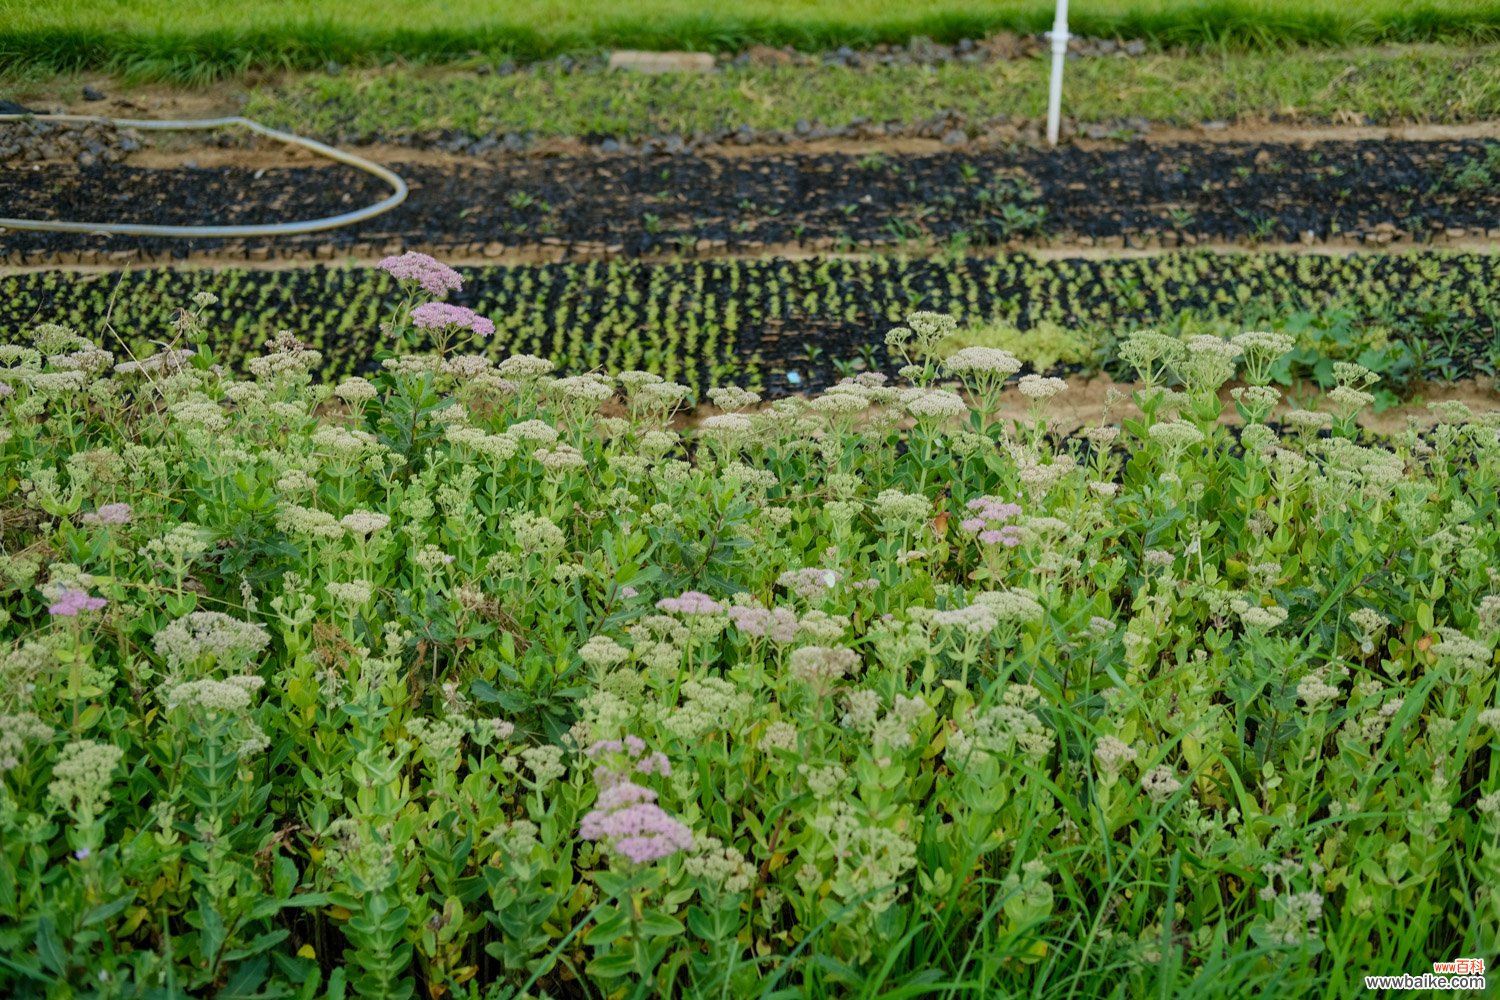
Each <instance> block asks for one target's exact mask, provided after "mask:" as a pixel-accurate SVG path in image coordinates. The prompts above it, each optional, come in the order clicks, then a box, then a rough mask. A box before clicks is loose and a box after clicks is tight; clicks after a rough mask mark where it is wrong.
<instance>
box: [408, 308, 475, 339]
mask: <svg viewBox="0 0 1500 1000" xmlns="http://www.w3.org/2000/svg"><path fill="white" fill-rule="evenodd" d="M411 325H412V326H414V327H416V328H417V329H419V330H442V329H445V328H447V327H450V326H455V327H458V328H460V329H463V330H471V331H473V332H474V333H475V334H477V335H479V336H481V337H488V336H490V335H491V334H492V333H494V332H495V324H494V323H491V322H490V321H489V320H487V319H485V318H484V317H483V316H481V315H479V314H478V313H477V312H475V311H474V310H472V309H466V308H464V307H463V306H455V305H450V304H449V303H447V302H424V303H422V304H421V305H419V306H417V307H416V308H415V309H413V310H412V311H411Z"/></svg>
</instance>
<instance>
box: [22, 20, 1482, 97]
mask: <svg viewBox="0 0 1500 1000" xmlns="http://www.w3.org/2000/svg"><path fill="white" fill-rule="evenodd" d="M1051 19H1052V4H1050V3H1048V2H1046V0H995V2H985V0H913V2H908V3H903V4H899V5H898V4H888V3H880V2H875V0H852V2H851V0H802V2H798V3H782V2H776V0H745V2H742V3H737V4H734V5H727V4H724V5H712V6H708V5H705V4H702V3H701V2H698V0H628V2H627V0H600V2H597V3H581V2H578V0H475V2H471V3H462V4H460V3H454V2H447V3H415V2H413V0H396V2H380V3H377V2H376V0H309V2H306V3H298V4H287V3H279V2H276V0H245V2H242V3H238V4H233V5H227V4H221V3H211V2H208V0H176V2H173V3H170V4H167V3H160V2H154V0H92V2H77V0H5V2H0V64H5V63H9V64H11V67H12V70H13V71H14V70H15V69H18V68H27V67H32V68H41V69H48V70H59V69H61V70H67V69H112V70H117V71H123V72H128V73H131V74H133V75H137V76H141V77H149V78H157V79H176V80H186V81H201V80H206V79H213V78H223V77H225V76H232V75H234V74H236V73H239V72H244V71H246V70H250V69H255V68H290V67H320V66H322V65H323V64H324V63H325V62H327V61H329V60H337V61H339V62H343V63H348V64H364V63H371V62H379V61H382V60H387V59H390V58H395V57H401V58H406V59H415V60H422V61H447V60H452V59H455V58H464V57H466V56H469V55H471V54H472V53H475V52H480V53H485V54H497V55H498V54H508V55H512V56H515V57H518V58H536V57H544V56H548V55H552V54H556V53H559V52H563V51H569V50H578V49H589V48H599V47H641V48H692V49H725V48H735V47H739V46H743V45H747V44H750V43H755V42H764V43H771V44H785V43H792V44H796V45H800V46H804V47H823V46H836V45H842V44H849V45H861V44H870V43H874V42H878V41H897V40H904V39H906V38H908V37H910V36H912V35H914V34H926V35H931V36H933V37H935V38H939V39H956V38H959V37H962V36H976V35H982V34H984V33H986V32H994V31H1001V30H1014V31H1026V32H1036V31H1042V30H1045V29H1046V28H1047V27H1049V26H1050V24H1051ZM1071 24H1072V29H1073V31H1074V32H1076V33H1080V34H1087V35H1096V36H1122V37H1137V38H1148V39H1151V40H1152V41H1154V42H1157V43H1160V44H1163V45H1176V44H1194V45H1196V44H1215V45H1219V44H1222V45H1232V46H1243V45H1279V44H1287V43H1299V44H1302V43H1310V44H1351V43H1357V42H1389V41H1418V40H1434V39H1454V38H1464V39H1476V38H1478V39H1488V38H1494V37H1495V36H1496V35H1497V34H1500V2H1496V0H1429V2H1425V3H1408V2H1404V0H1364V2H1361V3H1359V4H1348V3H1340V2H1337V0H1263V2H1253V3H1252V2H1248V0H1213V2H1207V3H1204V2H1193V0H1096V2H1088V3H1080V4H1078V5H1077V6H1076V8H1075V9H1074V10H1073V12H1072V22H1071Z"/></svg>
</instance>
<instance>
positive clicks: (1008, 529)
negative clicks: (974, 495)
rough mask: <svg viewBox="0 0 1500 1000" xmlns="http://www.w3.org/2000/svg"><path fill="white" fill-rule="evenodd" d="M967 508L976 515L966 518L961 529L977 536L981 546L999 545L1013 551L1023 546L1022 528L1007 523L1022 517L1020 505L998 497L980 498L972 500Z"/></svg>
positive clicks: (961, 524)
mask: <svg viewBox="0 0 1500 1000" xmlns="http://www.w3.org/2000/svg"><path fill="white" fill-rule="evenodd" d="M967 507H968V509H969V510H970V511H973V512H974V514H973V516H972V517H966V518H964V520H963V521H962V522H961V523H960V525H959V527H961V528H963V529H964V530H965V531H967V532H968V533H969V534H971V535H977V536H978V537H979V541H980V543H981V544H984V545H995V544H997V543H998V544H1000V545H1004V546H1005V547H1006V548H1011V549H1013V548H1015V547H1016V546H1017V545H1020V544H1021V529H1020V527H1019V526H1018V525H1014V524H1006V523H1005V522H1007V521H1010V520H1012V519H1014V518H1017V517H1020V516H1021V508H1020V506H1019V505H1017V504H1013V503H1009V502H1007V501H1004V500H1001V499H1000V498H998V497H979V498H978V499H976V500H970V501H969V502H968V504H967Z"/></svg>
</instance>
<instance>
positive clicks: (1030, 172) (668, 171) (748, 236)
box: [0, 140, 1500, 265]
mask: <svg viewBox="0 0 1500 1000" xmlns="http://www.w3.org/2000/svg"><path fill="white" fill-rule="evenodd" d="M1497 149H1500V145H1497V144H1495V143H1492V142H1489V141H1480V140H1444V141H1436V142H1426V141H1375V140H1360V141H1353V142H1325V143H1320V144H1316V145H1313V146H1308V145H1303V144H1298V143H1264V142H1262V143H1178V144H1155V143H1133V144H1130V145H1125V146H1120V145H1115V146H1109V147H1103V146H1101V147H1098V148H1093V149H1084V148H1078V147H1073V148H1068V149H1063V150H1055V151H1051V150H1039V149H1031V148H1016V149H1010V150H1004V151H999V150H995V151H987V152H971V151H948V152H942V153H928V154H917V153H910V154H906V155H901V156H891V157H885V156H864V157H856V156H853V155H850V154H839V153H817V154H805V155H803V154H787V153H785V152H778V153H775V154H768V155H765V156H760V157H744V156H719V155H697V154H693V155H682V156H646V155H639V154H630V155H602V154H594V155H587V156H556V157H540V156H532V157H521V158H511V159H507V160H503V161H498V162H489V163H479V162H466V163H461V164H457V165H453V164H446V163H442V162H433V161H432V158H429V157H423V158H421V160H422V161H421V162H411V161H407V162H399V163H395V164H393V166H395V167H396V169H397V170H398V172H400V173H401V174H402V176H403V177H405V178H406V179H407V181H408V183H409V184H410V185H411V188H412V193H411V197H410V198H409V199H408V201H407V202H406V204H404V205H402V206H401V207H399V208H397V209H396V210H394V211H393V212H391V213H389V214H387V215H384V216H381V217H379V218H376V219H372V220H369V221H368V222H365V223H362V224H360V225H358V226H354V227H347V228H344V229H339V230H334V231H330V232H327V233H322V234H312V235H307V236H302V237H292V238H282V239H277V240H255V241H225V240H218V241H211V240H181V239H177V240H173V239H163V238H149V237H144V238H143V237H102V236H80V235H72V234H48V233H32V232H24V231H12V232H6V233H4V234H3V235H0V254H3V255H4V259H5V260H6V261H7V262H8V263H11V264H15V265H24V264H28V263H31V264H35V263H45V262H48V261H49V260H51V261H56V260H59V259H60V258H59V257H57V256H56V255H59V254H70V255H74V256H73V258H72V261H69V262H82V263H94V262H103V261H106V260H109V259H110V258H109V257H108V256H107V255H109V254H116V253H118V252H120V251H136V252H137V253H138V254H139V255H140V256H142V257H144V258H146V259H159V258H161V257H162V256H170V257H187V256H189V255H193V254H204V253H210V254H220V255H223V256H225V257H228V258H231V259H266V258H269V257H273V256H290V257H294V258H303V259H306V258H308V257H313V258H319V259H333V258H335V257H341V256H345V255H353V256H375V255H380V254H383V253H391V252H400V250H402V249H407V248H414V247H422V248H426V249H430V250H433V251H436V252H438V253H441V254H443V255H447V256H457V257H466V256H467V257H471V258H473V257H483V258H486V259H490V260H494V259H497V258H500V257H501V256H502V255H505V254H507V253H513V252H515V251H518V250H526V249H527V248H531V249H542V248H545V249H546V252H547V253H556V254H558V255H559V256H560V257H564V258H566V257H568V256H583V257H598V256H627V257H650V256H659V255H671V254H689V255H694V254H696V255H710V256H720V255H725V254H746V253H748V254H764V253H765V252H766V251H767V249H768V248H770V247H782V248H797V249H798V250H800V251H802V252H808V253H811V252H829V251H838V250H853V249H858V248H871V247H887V248H889V247H895V248H903V249H911V248H919V247H921V246H922V245H924V244H926V245H931V244H943V243H948V242H950V241H953V240H959V241H961V243H962V244H963V245H965V246H980V247H983V246H1003V247H1010V248H1014V247H1021V246H1065V247H1079V248H1084V249H1087V248H1090V247H1105V248H1108V249H1130V248H1138V249H1150V248H1165V249H1172V248H1176V247H1183V246H1195V245H1198V244H1200V243H1246V244H1256V243H1300V244H1305V245H1331V246H1351V245H1354V246H1371V247H1385V246H1389V245H1392V244H1399V243H1403V242H1418V243H1433V242H1437V243H1442V242H1445V241H1449V240H1473V239H1476V238H1484V239H1500V228H1496V227H1497V226H1500V186H1497V185H1496V184H1495V183H1494V182H1493V181H1494V178H1493V176H1492V175H1490V174H1489V171H1490V170H1492V169H1496V168H1495V167H1494V166H1493V165H1494V164H1495V163H1496V162H1497V155H1496V150H1497ZM222 152H224V153H225V154H226V155H227V154H228V151H222ZM280 155H281V156H282V157H283V159H281V160H280V161H279V162H282V163H289V162H290V163H295V162H299V160H298V155H300V156H301V157H303V158H302V159H301V160H300V162H304V163H305V162H308V161H309V160H310V159H311V157H310V156H308V154H297V155H294V154H293V153H292V152H291V151H282V152H281V153H280ZM147 162H150V161H149V160H148V161H147ZM1466 170H1467V171H1468V174H1467V179H1465V180H1462V181H1461V180H1460V179H1461V178H1465V177H1466V175H1465V173H1464V172H1465V171H1466ZM1486 177H1489V181H1488V182H1486V180H1485V178H1486ZM385 193H386V188H385V187H384V185H382V184H381V183H380V182H379V181H378V180H376V179H375V178H373V177H370V176H368V175H365V174H362V173H359V172H357V171H354V170H352V169H351V168H346V167H342V166H337V165H333V166H323V165H318V166H311V165H309V166H258V167H257V166H248V165H238V164H235V163H234V162H233V160H232V158H231V159H230V162H228V163H224V162H223V161H222V160H221V161H220V165H214V161H213V160H211V159H208V158H207V156H206V154H205V162H200V163H197V164H196V165H195V166H191V167H187V166H177V167H162V168H148V167H142V166H136V165H130V164H127V165H119V164H97V165H94V166H92V167H79V166H77V165H76V164H47V165H38V164H30V165H27V166H23V167H18V168H6V169H0V215H16V216H20V217H28V218H62V219H74V220H86V221H87V220H95V221H100V222H104V221H111V220H116V221H125V220H130V221H138V222H153V223H167V224H178V225H194V224H207V223H220V224H222V223H239V224H248V223H259V222H273V221H279V220H288V219H305V218H314V217H319V216H324V215H333V214H337V213H340V212H345V211H348V210H349V209H351V208H354V207H357V206H360V205H364V204H369V203H371V202H373V201H376V200H378V199H380V198H381V197H384V195H385ZM90 252H93V253H103V254H105V255H106V256H105V257H102V258H96V260H93V261H91V260H88V259H87V257H86V256H80V255H85V254H88V253H90ZM63 259H64V260H65V258H63Z"/></svg>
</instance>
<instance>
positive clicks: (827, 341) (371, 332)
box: [0, 251, 1500, 394]
mask: <svg viewBox="0 0 1500 1000" xmlns="http://www.w3.org/2000/svg"><path fill="white" fill-rule="evenodd" d="M460 270H461V272H462V273H463V274H464V276H465V287H464V291H463V292H462V293H461V294H457V295H455V296H454V297H453V300H452V301H455V302H458V303H461V304H464V305H467V306H470V307H472V308H474V309H476V310H478V311H479V312H480V313H481V314H482V315H484V316H487V317H489V318H490V319H492V320H493V321H494V323H495V326H496V333H495V335H494V337H493V338H492V339H491V341H490V343H489V345H488V350H489V351H490V352H491V353H492V354H493V355H494V356H497V357H499V356H504V355H506V354H508V353H512V352H518V351H524V352H530V353H536V354H541V355H545V356H547V357H550V358H552V359H553V360H555V361H556V362H558V363H559V364H561V365H563V366H565V367H567V368H570V369H583V368H593V367H598V366H604V367H607V368H611V369H615V370H618V369H624V368H635V367H643V368H649V369H652V370H655V371H657V372H659V373H661V374H663V375H666V376H668V377H671V378H678V379H682V380H685V381H690V382H693V383H695V384H698V385H700V386H701V385H703V384H705V383H709V382H723V381H726V380H730V379H733V380H738V381H747V382H749V383H750V384H752V385H755V386H757V387H763V388H764V389H765V390H766V391H768V392H771V393H775V394H782V393H787V392H797V391H802V390H807V389H814V388H817V387H819V386H822V385H826V384H828V383H829V382H831V381H834V380H836V379H837V378H838V377H839V375H840V373H841V371H847V370H848V369H847V368H844V369H841V368H840V367H839V366H836V364H835V363H836V362H838V363H840V364H842V363H845V362H852V361H856V360H857V359H858V360H861V361H862V362H863V363H864V364H865V365H867V366H870V367H877V366H880V365H884V364H885V363H886V352H885V348H884V347H882V346H878V345H879V344H880V337H881V336H882V335H883V333H884V331H885V330H886V329H887V328H888V327H890V326H893V325H895V324H896V323H897V322H899V321H900V319H901V318H902V317H903V316H905V315H906V314H907V313H908V312H909V311H911V310H912V309H931V310H936V311H939V312H951V313H954V314H956V315H958V316H960V317H961V318H962V319H963V320H964V321H965V322H968V323H983V322H985V321H989V320H995V319H998V320H1003V321H1006V322H1008V323H1010V324H1012V325H1014V326H1015V327H1017V328H1019V329H1021V330H1030V331H1033V334H1031V335H1030V336H1028V337H1025V338H1020V339H1018V340H1017V341H1016V342H1015V343H1008V344H1007V346H1008V347H1011V348H1012V349H1014V350H1015V351H1016V352H1017V353H1018V354H1020V355H1021V356H1022V357H1023V358H1028V359H1034V358H1046V357H1047V355H1049V354H1050V355H1051V357H1050V360H1048V361H1044V364H1049V363H1050V364H1056V363H1058V361H1059V359H1061V361H1062V363H1064V365H1065V366H1066V365H1069V364H1070V365H1072V366H1073V367H1074V368H1079V367H1082V368H1094V369H1097V368H1098V366H1099V365H1100V364H1101V363H1102V361H1103V359H1104V357H1105V356H1106V355H1107V354H1108V352H1109V349H1110V348H1111V346H1112V345H1113V343H1114V339H1115V337H1116V336H1118V335H1120V334H1122V333H1123V332H1124V331H1126V330H1129V329H1134V328H1139V327H1142V326H1153V325H1161V326H1164V327H1166V328H1169V329H1174V330H1179V331H1184V332H1213V333H1225V332H1235V331H1238V330H1243V329H1272V328H1274V329H1284V330H1286V331H1288V332H1290V333H1292V334H1294V335H1295V336H1296V337H1297V338H1298V341H1299V349H1298V352H1296V353H1294V354H1293V356H1292V357H1293V359H1294V360H1295V361H1296V363H1297V364H1298V365H1301V366H1304V367H1306V368H1307V371H1305V372H1303V373H1304V374H1315V375H1318V376H1320V377H1323V378H1324V379H1325V380H1326V376H1327V375H1328V372H1329V370H1330V369H1329V368H1328V367H1327V366H1328V365H1330V364H1331V360H1356V359H1358V360H1360V362H1361V363H1363V364H1364V365H1366V366H1367V367H1370V368H1372V369H1374V370H1376V371H1378V372H1380V373H1381V374H1382V376H1383V377H1384V378H1385V379H1386V380H1387V385H1386V387H1387V388H1394V389H1397V390H1399V389H1400V387H1401V386H1402V385H1403V384H1404V383H1405V382H1406V381H1408V380H1411V379H1416V378H1433V379H1449V380H1453V379H1459V378H1466V377H1472V376H1475V375H1489V376H1493V375H1494V374H1495V373H1496V368H1497V365H1500V260H1497V258H1495V257H1492V256H1488V255H1475V254H1453V253H1444V252H1427V253H1409V254H1401V255H1351V256H1347V257H1335V256H1313V255H1292V254H1217V253H1210V252H1205V251H1193V252H1183V253H1176V254H1166V255H1161V256H1155V257H1142V258H1134V259H1115V260H1083V259H1064V260H1052V261H1041V260H1037V259H1035V258H1033V257H1031V256H1029V255H1024V254H1016V255H1009V256H1004V257H998V258H967V259H964V260H959V261H945V260H938V259H914V260H902V259H891V258H874V259H869V260H856V259H829V260H818V259H808V260H785V259H776V260H763V261H712V262H686V263H666V264H650V263H644V262H631V261H611V262H592V263H584V264H573V265H559V264H548V265H527V266H489V267H480V268H462V269H460ZM198 291H212V292H214V293H215V294H216V295H218V296H219V302H218V303H217V304H216V305H213V306H211V307H209V308H208V309H206V310H205V312H204V318H205V320H206V322H207V324H208V327H209V329H211V330H213V331H214V332H215V336H214V339H213V341H212V343H213V345H214V346H215V349H216V351H217V352H218V353H219V354H220V355H221V356H224V357H225V358H226V359H227V360H230V361H236V360H238V359H240V358H242V357H244V356H246V355H248V354H254V353H257V352H258V351H259V350H260V346H261V344H262V342H263V341H264V340H265V339H266V338H267V337H268V336H270V335H271V334H273V333H275V332H276V331H277V330H281V329H286V330H290V331H292V332H293V333H294V334H296V335H297V336H298V337H300V338H302V339H304V340H306V341H308V342H309V343H311V344H312V345H314V346H316V347H318V348H319V349H321V350H322V351H324V353H325V358H326V360H327V363H328V367H329V369H330V370H331V371H332V372H333V373H339V374H342V373H348V372H353V371H366V370H368V369H370V368H371V367H372V366H373V358H374V355H375V353H376V351H378V350H380V349H381V348H382V347H384V346H387V345H385V344H383V343H382V341H381V339H380V334H379V332H378V326H379V319H380V317H381V316H382V315H383V312H384V311H385V310H386V309H388V307H389V302H390V299H391V296H392V286H391V282H390V280H389V278H388V277H387V276H386V275H385V274H384V273H383V272H380V271H377V270H373V269H343V268H325V267H321V266H318V267H312V268H307V269H296V270H293V269H287V270H236V269H226V270H216V271H208V270H173V269H157V270H141V271H131V272H125V273H122V274H119V275H103V274H70V273H67V272H56V271H52V272H43V271H37V272H30V273H22V274H15V275H12V276H10V277H7V278H3V279H0V329H8V330H14V329H18V328H22V327H26V326H29V325H32V324H34V323H38V322H44V321H47V322H61V323H68V324H71V325H73V326H75V327H76V328H77V329H79V330H81V331H86V332H89V333H90V334H103V332H104V323H105V321H106V319H107V318H108V320H109V324H110V326H109V329H110V330H112V331H114V332H115V333H117V334H118V335H119V336H121V337H123V338H125V340H126V341H127V342H129V343H132V344H133V345H135V347H136V349H137V350H154V348H151V347H149V346H148V345H147V341H152V340H162V339H164V338H167V337H169V336H170V330H171V323H172V319H173V316H174V313H175V311H176V310H177V308H178V307H180V306H183V305H186V304H187V303H188V302H189V300H190V298H191V297H192V295H193V293H195V292H198ZM1053 324H1056V325H1060V326H1061V327H1063V328H1065V329H1066V330H1070V331H1074V336H1073V337H1071V338H1067V339H1066V340H1064V341H1062V342H1059V340H1058V337H1059V331H1058V329H1057V326H1054V325H1053ZM1320 357H1321V358H1325V359H1329V360H1325V361H1323V365H1324V367H1323V368H1322V369H1321V370H1319V371H1317V372H1314V371H1312V368H1313V363H1314V362H1315V361H1317V360H1318V359H1319V358H1320Z"/></svg>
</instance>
